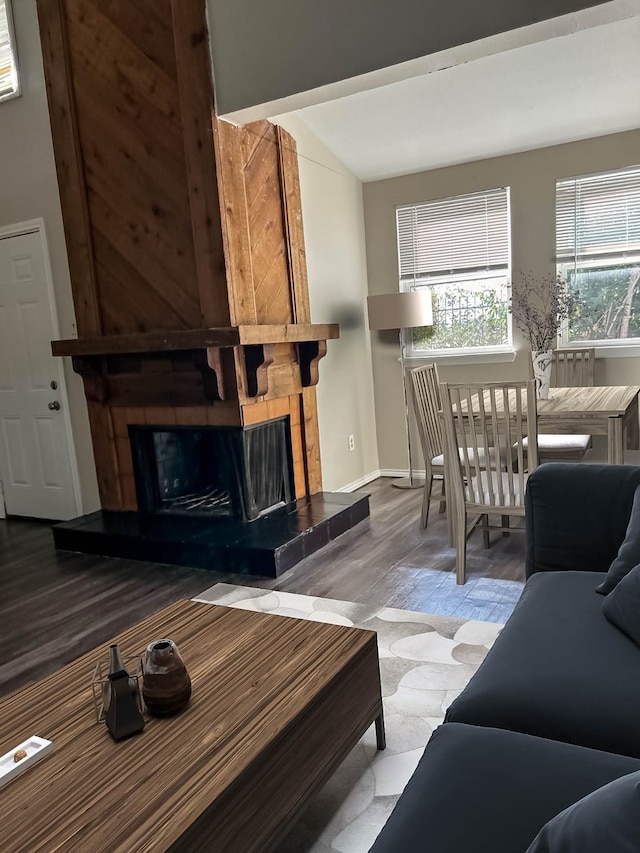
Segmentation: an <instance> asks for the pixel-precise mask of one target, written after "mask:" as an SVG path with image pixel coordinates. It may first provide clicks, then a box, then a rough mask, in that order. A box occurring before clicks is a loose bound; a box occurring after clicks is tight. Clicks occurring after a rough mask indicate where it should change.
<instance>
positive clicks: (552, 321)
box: [509, 270, 580, 352]
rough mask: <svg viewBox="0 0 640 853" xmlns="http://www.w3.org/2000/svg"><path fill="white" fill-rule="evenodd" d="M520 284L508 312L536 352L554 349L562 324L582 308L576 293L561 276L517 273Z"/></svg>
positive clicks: (519, 271)
mask: <svg viewBox="0 0 640 853" xmlns="http://www.w3.org/2000/svg"><path fill="white" fill-rule="evenodd" d="M517 272H518V275H519V277H520V279H521V285H520V287H519V288H518V289H517V295H516V297H513V296H512V297H511V301H510V305H509V311H510V312H511V314H512V316H513V320H514V323H515V324H516V326H517V327H518V328H519V329H520V331H521V332H522V333H523V334H524V336H525V338H526V339H527V341H528V342H529V346H530V347H531V350H532V351H533V352H535V351H538V352H540V351H546V350H550V349H553V348H554V347H555V346H556V344H557V341H558V330H559V328H560V326H561V325H562V323H564V322H565V321H566V320H569V319H571V318H572V317H573V315H574V314H575V312H576V309H577V308H578V306H579V305H580V297H579V293H578V291H577V290H572V289H571V288H570V287H569V286H568V284H567V282H566V280H565V279H563V278H562V277H561V276H559V275H556V276H553V275H547V276H541V277H536V276H534V275H533V274H532V273H530V272H527V273H525V272H522V271H521V270H518V271H517Z"/></svg>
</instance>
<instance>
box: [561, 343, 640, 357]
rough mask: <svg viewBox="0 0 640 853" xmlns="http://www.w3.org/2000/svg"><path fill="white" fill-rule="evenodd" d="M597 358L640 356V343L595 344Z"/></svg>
mask: <svg viewBox="0 0 640 853" xmlns="http://www.w3.org/2000/svg"><path fill="white" fill-rule="evenodd" d="M573 346H578V344H573ZM594 349H595V351H596V358H640V344H627V345H624V344H619V345H618V346H608V347H607V346H604V347H603V346H595V347H594Z"/></svg>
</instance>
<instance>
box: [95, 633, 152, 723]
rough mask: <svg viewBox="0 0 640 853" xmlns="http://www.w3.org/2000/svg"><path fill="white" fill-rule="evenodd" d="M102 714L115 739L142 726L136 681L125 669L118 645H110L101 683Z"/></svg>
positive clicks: (142, 719) (142, 720)
mask: <svg viewBox="0 0 640 853" xmlns="http://www.w3.org/2000/svg"><path fill="white" fill-rule="evenodd" d="M102 695H103V704H104V716H105V723H106V724H107V728H108V729H109V732H110V733H111V736H112V737H113V738H114V739H115V740H120V739H121V738H124V737H129V735H132V734H135V733H136V732H139V731H142V729H143V728H144V717H143V716H142V712H141V706H140V693H139V690H138V682H137V680H136V679H135V678H133V677H132V676H131V675H129V673H128V672H127V669H126V667H125V665H124V661H123V659H122V655H121V653H120V648H119V646H118V645H117V644H116V643H114V644H113V645H111V646H110V647H109V674H108V676H107V681H106V682H105V684H104V686H103V693H102Z"/></svg>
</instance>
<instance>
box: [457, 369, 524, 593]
mask: <svg viewBox="0 0 640 853" xmlns="http://www.w3.org/2000/svg"><path fill="white" fill-rule="evenodd" d="M440 396H441V399H442V408H443V414H444V425H445V439H446V445H447V452H448V454H449V458H450V459H452V458H455V457H456V456H459V458H460V465H457V466H450V470H449V471H448V472H447V473H448V487H449V495H450V497H451V502H452V504H453V513H454V524H453V527H454V539H455V547H456V581H457V582H458V583H459V584H463V583H464V582H465V580H466V559H467V538H468V536H469V534H470V533H471V531H472V530H473V528H474V527H475V525H476V524H477V523H478V519H479V518H481V517H482V516H486V515H489V514H491V515H500V516H502V517H503V519H504V517H505V516H512V515H515V516H524V495H525V488H526V482H527V477H528V474H529V473H530V472H531V471H532V470H533V469H534V468H535V467H536V466H537V464H538V445H537V438H538V435H537V411H536V392H535V382H534V381H533V380H532V379H530V380H529V381H528V382H512V383H509V382H492V383H487V384H477V385H468V384H465V385H452V384H449V383H444V384H442V385H441V386H440ZM525 438H526V439H527V442H526V446H525V442H524V439H525ZM469 440H471V447H469V446H468V442H469ZM511 448H515V453H514V454H513V455H512V453H511V452H510V450H511ZM492 450H493V452H497V453H499V454H500V457H501V458H504V459H505V460H506V463H505V466H504V469H499V470H496V469H493V468H489V469H486V468H483V467H482V465H481V464H480V462H479V460H481V459H482V458H483V457H484V458H486V457H487V456H488V455H489V453H490V452H491V451H492ZM470 451H472V452H470ZM502 451H504V452H502ZM493 529H498V530H504V529H505V526H504V521H503V526H502V527H496V528H493Z"/></svg>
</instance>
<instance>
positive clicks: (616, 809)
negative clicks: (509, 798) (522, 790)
mask: <svg viewBox="0 0 640 853" xmlns="http://www.w3.org/2000/svg"><path fill="white" fill-rule="evenodd" d="M639 812H640V773H629V774H627V775H626V776H622V777H621V778H620V779H614V780H613V782H609V784H608V785H603V787H602V788H598V789H597V790H596V791H593V793H591V794H587V796H586V797H583V798H582V799H581V800H578V802H577V803H574V804H573V805H572V806H569V807H568V808H566V809H565V810H564V811H562V812H560V814H558V815H556V816H555V817H554V818H552V819H551V820H550V821H549V823H546V824H545V825H544V826H543V827H542V829H541V830H540V832H539V834H538V836H537V837H536V839H535V841H534V842H533V844H532V845H531V847H529V849H528V850H527V853H572V851H576V853H578V851H579V853H603V851H604V850H608V851H610V853H637V851H638V850H640V821H639V820H638V813H639Z"/></svg>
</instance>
